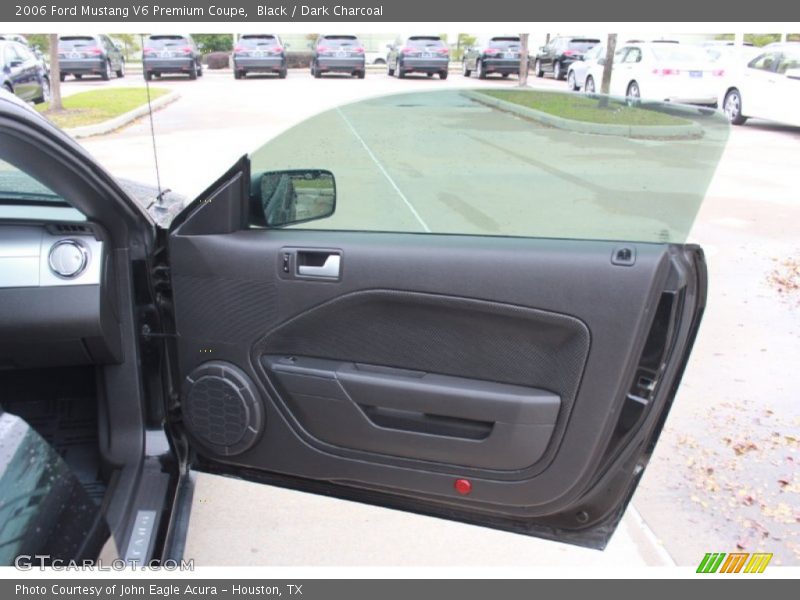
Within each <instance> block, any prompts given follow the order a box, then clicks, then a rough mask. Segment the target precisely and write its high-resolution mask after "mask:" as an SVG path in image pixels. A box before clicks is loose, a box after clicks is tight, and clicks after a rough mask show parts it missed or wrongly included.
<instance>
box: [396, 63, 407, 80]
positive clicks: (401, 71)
mask: <svg viewBox="0 0 800 600" xmlns="http://www.w3.org/2000/svg"><path fill="white" fill-rule="evenodd" d="M397 78H398V79H405V78H406V72H405V70H404V69H403V65H401V64H400V61H397Z"/></svg>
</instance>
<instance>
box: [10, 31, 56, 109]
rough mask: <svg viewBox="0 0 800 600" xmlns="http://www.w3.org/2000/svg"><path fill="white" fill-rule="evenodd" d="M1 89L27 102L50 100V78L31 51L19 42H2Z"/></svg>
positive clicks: (38, 102) (37, 102)
mask: <svg viewBox="0 0 800 600" xmlns="http://www.w3.org/2000/svg"><path fill="white" fill-rule="evenodd" d="M0 60H2V69H0V87H2V89H5V90H6V91H8V92H11V93H12V94H14V95H16V96H18V97H19V98H21V99H22V100H25V101H26V102H34V103H36V104H40V103H42V102H47V101H48V100H50V76H49V75H48V74H47V72H46V71H45V70H44V69H43V68H42V65H41V64H40V63H39V60H38V59H37V58H36V57H35V56H34V55H33V53H32V52H31V50H30V49H29V48H28V47H27V46H24V45H22V44H20V43H18V42H7V41H0Z"/></svg>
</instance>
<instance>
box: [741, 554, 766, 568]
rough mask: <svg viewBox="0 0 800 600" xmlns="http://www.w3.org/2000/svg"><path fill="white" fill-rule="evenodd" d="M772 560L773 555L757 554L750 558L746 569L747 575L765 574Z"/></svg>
mask: <svg viewBox="0 0 800 600" xmlns="http://www.w3.org/2000/svg"><path fill="white" fill-rule="evenodd" d="M771 560H772V554H766V553H756V554H753V555H752V556H751V558H750V562H748V563H747V566H746V567H745V568H744V572H745V573H763V572H764V569H766V568H767V565H768V564H769V561H771Z"/></svg>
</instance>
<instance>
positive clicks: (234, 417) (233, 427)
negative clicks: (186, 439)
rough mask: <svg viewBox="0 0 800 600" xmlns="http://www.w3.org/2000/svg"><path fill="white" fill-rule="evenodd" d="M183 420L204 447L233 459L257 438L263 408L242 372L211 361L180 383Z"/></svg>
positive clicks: (253, 387) (262, 423)
mask: <svg viewBox="0 0 800 600" xmlns="http://www.w3.org/2000/svg"><path fill="white" fill-rule="evenodd" d="M183 420H184V423H185V425H186V428H187V429H188V431H189V433H190V434H191V435H192V437H194V438H195V439H196V440H197V441H198V442H199V443H200V444H201V445H202V446H203V447H204V448H206V449H208V450H210V451H212V452H213V453H215V454H218V455H221V456H233V455H235V454H241V453H242V452H244V451H245V450H247V449H248V448H250V447H252V446H253V444H254V443H255V442H256V440H257V439H258V436H259V435H260V434H261V431H262V429H263V427H264V408H263V406H262V404H261V400H260V398H259V395H258V392H257V391H256V387H255V385H254V384H253V382H252V380H251V379H250V378H249V377H248V376H247V374H246V373H245V372H244V371H242V370H241V369H240V368H239V367H236V366H235V365H232V364H230V363H226V362H223V361H211V362H207V363H203V364H202V365H200V366H199V367H197V368H196V369H195V370H194V371H192V372H191V373H190V374H189V375H188V376H187V377H186V380H185V381H184V386H183Z"/></svg>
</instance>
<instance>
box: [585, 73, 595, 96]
mask: <svg viewBox="0 0 800 600" xmlns="http://www.w3.org/2000/svg"><path fill="white" fill-rule="evenodd" d="M583 91H584V92H586V93H587V94H594V91H595V90H594V77H592V76H591V75H589V76H588V77H587V78H586V83H584V84H583Z"/></svg>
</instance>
